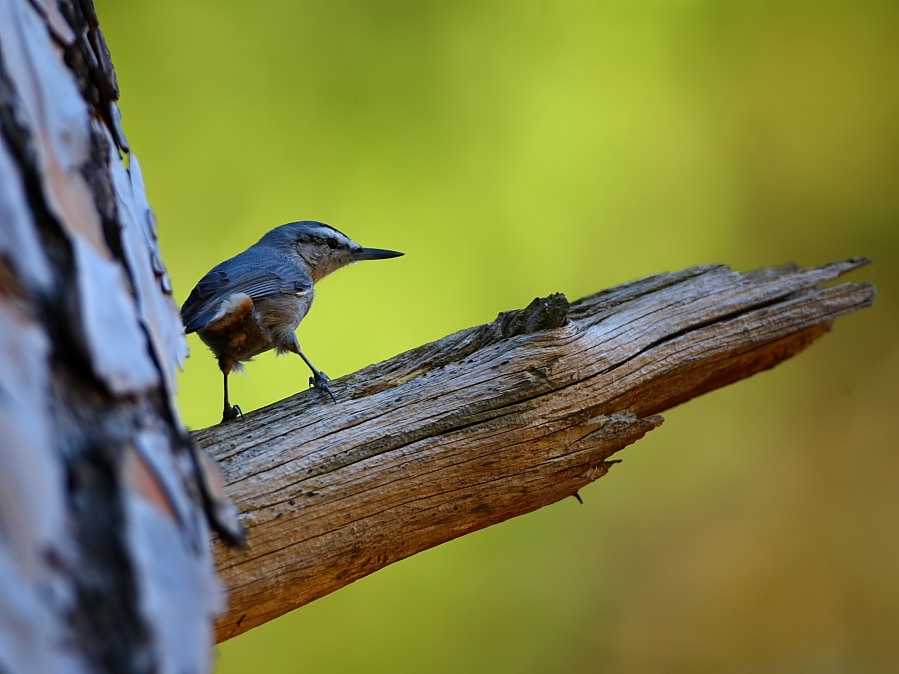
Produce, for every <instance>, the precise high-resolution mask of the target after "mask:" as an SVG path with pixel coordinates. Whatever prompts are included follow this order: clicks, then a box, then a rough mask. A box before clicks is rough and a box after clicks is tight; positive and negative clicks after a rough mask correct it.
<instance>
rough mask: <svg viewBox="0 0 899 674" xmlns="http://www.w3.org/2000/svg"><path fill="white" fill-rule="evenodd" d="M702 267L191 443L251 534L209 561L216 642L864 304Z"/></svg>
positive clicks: (531, 492) (448, 527) (254, 416)
mask: <svg viewBox="0 0 899 674" xmlns="http://www.w3.org/2000/svg"><path fill="white" fill-rule="evenodd" d="M865 262H866V260H849V261H847V262H843V263H837V264H833V265H828V266H825V267H821V268H817V269H798V268H795V267H781V268H772V269H764V270H760V271H758V272H754V273H751V274H745V275H743V274H739V273H736V272H733V271H731V270H730V269H728V268H727V267H723V266H708V267H698V268H695V269H687V270H685V271H682V272H678V273H674V274H661V275H658V276H653V277H650V278H646V279H642V280H639V281H634V282H631V283H627V284H625V285H622V286H619V287H617V288H612V289H611V290H606V291H604V292H601V293H597V294H596V295H592V296H590V297H586V298H584V299H582V300H579V301H578V302H575V303H574V304H573V305H571V307H570V310H569V307H568V302H567V300H565V298H564V297H563V296H561V295H554V296H551V297H548V298H546V299H543V300H535V301H534V302H533V303H532V304H531V306H529V307H528V308H527V309H525V310H523V311H515V312H508V313H505V314H501V315H500V316H499V317H498V318H497V320H496V321H495V322H493V323H491V324H489V325H483V326H480V327H477V328H472V329H469V330H463V331H462V332H458V333H456V334H454V335H450V336H449V337H446V338H444V339H442V340H440V341H438V342H435V343H433V344H428V345H426V346H423V347H420V348H418V349H414V350H412V351H410V352H408V353H405V354H402V355H400V356H397V357H396V358H393V359H391V360H388V361H386V362H383V363H380V364H378V365H373V366H371V367H368V368H366V369H364V370H362V371H361V372H357V373H355V374H353V375H350V376H348V377H344V378H343V379H339V380H336V381H334V382H331V387H332V390H333V391H334V394H335V396H336V397H337V401H338V403H337V404H336V405H334V404H333V403H331V402H330V401H329V400H328V399H325V398H324V397H323V396H321V395H320V393H319V392H317V391H307V392H303V393H300V394H298V395H296V396H294V397H292V398H290V399H288V400H284V401H282V402H280V403H277V404H275V405H272V406H270V407H267V408H265V409H262V410H258V411H257V412H254V413H251V414H247V416H246V418H245V419H244V420H243V421H240V422H235V423H229V424H223V425H219V426H215V427H212V428H208V429H205V430H203V431H198V432H196V433H194V437H195V438H196V440H197V442H198V443H199V444H200V445H201V446H203V447H206V448H207V449H208V451H210V452H211V453H212V454H213V455H214V456H215V457H216V458H217V459H218V460H219V461H220V462H222V464H223V466H224V467H225V474H226V478H227V481H228V485H229V490H230V493H231V495H232V496H233V497H234V498H235V499H236V501H237V504H238V506H239V508H240V510H241V512H242V513H243V518H244V522H245V524H246V525H247V527H248V530H249V547H248V548H247V549H246V550H235V549H225V548H220V549H219V550H218V562H219V569H220V571H221V574H222V578H223V580H224V581H225V584H226V586H227V588H228V591H229V609H228V613H227V614H226V616H225V617H224V618H222V620H221V621H220V623H219V627H218V638H219V640H223V639H227V638H230V637H232V636H235V635H237V634H240V633H241V632H244V631H246V630H248V629H250V628H251V627H254V626H256V625H259V624H261V623H264V622H266V621H268V620H271V619H272V618H275V617H277V616H279V615H281V614H283V613H285V612H287V611H289V610H291V609H294V608H296V607H298V606H301V605H302V604H305V603H307V602H309V601H312V600H314V599H317V598H318V597H321V596H323V595H325V594H327V593H329V592H333V591H334V590H336V589H339V588H340V587H343V586H344V585H347V584H348V583H351V582H352V581H354V580H356V579H358V578H361V577H362V576H365V575H367V574H369V573H372V572H373V571H376V570H378V569H380V568H382V567H384V566H386V565H388V564H391V563H393V562H395V561H398V560H400V559H403V558H404V557H408V556H409V555H413V554H415V553H416V552H420V551H422V550H425V549H427V548H430V547H433V546H435V545H438V544H439V543H442V542H445V541H448V540H450V539H453V538H456V537H457V536H461V535H463V534H466V533H469V532H471V531H475V530H477V529H482V528H484V527H486V526H489V525H491V524H496V523H497V522H501V521H503V520H506V519H508V518H510V517H515V516H516V515H521V514H523V513H527V512H530V511H532V510H536V509H537V508H540V507H542V506H544V505H547V504H549V503H553V502H555V501H558V500H560V499H563V498H566V497H568V496H572V495H576V494H577V491H578V489H580V488H581V487H583V486H584V485H586V484H588V483H590V482H592V481H593V480H596V479H597V478H599V477H602V476H603V475H605V474H606V472H607V471H608V470H609V467H610V466H611V465H612V464H613V463H615V462H614V461H610V460H609V457H611V456H612V455H613V454H614V453H615V452H616V451H618V450H619V449H621V448H623V447H625V446H626V445H628V444H630V443H631V442H634V441H635V440H638V439H639V438H641V437H642V436H643V435H644V434H645V433H646V432H647V431H649V430H651V429H653V428H655V427H656V426H658V425H659V424H660V423H661V422H662V419H661V417H659V416H656V415H657V414H658V413H659V412H662V411H664V410H666V409H668V408H670V407H673V406H674V405H678V404H680V403H682V402H685V401H687V400H689V399H690V398H692V397H694V396H697V395H701V394H702V393H706V392H708V391H711V390H713V389H716V388H719V387H721V386H725V385H726V384H729V383H731V382H734V381H737V380H738V379H742V378H744V377H748V376H750V375H752V374H754V373H756V372H759V371H761V370H765V369H767V368H770V367H773V366H775V365H777V364H778V363H780V362H781V361H783V360H785V359H787V358H789V357H790V356H792V355H794V354H796V353H798V352H799V351H801V350H802V349H804V348H805V347H806V346H808V345H809V344H810V343H811V342H812V341H814V340H815V339H817V338H818V337H820V336H821V335H823V334H824V333H825V332H827V330H829V329H830V326H831V324H832V322H833V320H834V319H835V318H836V317H837V316H839V315H841V314H844V313H847V312H850V311H854V310H856V309H859V308H861V307H865V306H868V305H869V304H870V303H871V301H872V298H873V295H874V288H873V287H872V286H870V285H867V284H862V285H855V284H844V285H839V286H836V287H828V288H820V287H818V286H819V284H821V283H824V282H826V281H830V280H832V279H834V278H836V277H837V276H839V275H840V274H842V273H844V272H846V271H849V270H851V269H854V268H855V267H857V266H859V265H861V264H864V263H865Z"/></svg>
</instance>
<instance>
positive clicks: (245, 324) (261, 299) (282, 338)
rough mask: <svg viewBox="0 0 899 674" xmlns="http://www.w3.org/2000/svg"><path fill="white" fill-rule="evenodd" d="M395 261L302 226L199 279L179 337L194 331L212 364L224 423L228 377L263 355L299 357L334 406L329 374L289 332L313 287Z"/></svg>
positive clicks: (326, 230)
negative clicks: (347, 271)
mask: <svg viewBox="0 0 899 674" xmlns="http://www.w3.org/2000/svg"><path fill="white" fill-rule="evenodd" d="M400 255H402V253H398V252H397V251H394V250H382V249H380V248H363V247H362V246H360V245H359V244H358V243H355V242H354V241H352V240H351V239H350V238H349V237H348V236H346V235H345V234H343V233H341V232H338V231H337V230H336V229H334V228H333V227H330V226H328V225H325V224H323V223H321V222H313V221H310V220H307V221H303V222H291V223H288V224H286V225H281V226H280V227H276V228H275V229H273V230H272V231H270V232H269V233H268V234H266V235H265V236H263V237H262V238H261V239H260V240H259V242H258V243H256V244H254V245H253V246H250V247H249V248H248V249H247V250H245V251H244V252H242V253H241V254H240V255H237V256H235V257H232V258H231V259H230V260H225V261H224V262H222V263H221V264H220V265H218V266H216V267H214V268H213V269H212V270H211V271H210V272H209V273H208V274H206V276H204V277H203V278H202V279H200V282H199V283H197V287H196V288H194V289H193V290H192V291H191V293H190V296H189V297H188V298H187V301H186V302H185V303H184V306H183V307H181V320H182V322H183V323H184V330H185V332H187V333H191V332H197V333H198V334H199V335H200V339H202V340H203V342H205V343H206V345H207V346H208V347H209V348H210V349H211V350H212V353H213V354H215V357H216V358H218V364H219V368H220V369H221V371H222V374H223V375H224V386H225V407H224V411H223V413H222V421H228V420H229V419H234V418H236V417H237V416H238V415H239V414H240V413H241V412H240V408H239V407H237V406H236V405H234V406H232V405H231V402H230V401H229V400H228V375H229V374H230V373H231V371H232V370H234V369H236V368H240V363H241V362H243V361H248V360H250V359H252V358H253V356H256V355H258V354H260V353H263V352H265V351H268V350H269V349H277V350H278V353H279V354H282V353H285V352H287V351H291V352H293V353H295V354H297V355H299V356H300V358H302V359H303V360H304V361H306V365H308V366H309V368H310V369H311V370H312V377H310V378H309V383H310V384H311V385H312V386H315V387H316V388H319V389H321V390H322V391H324V392H326V393H327V394H328V395H330V396H331V399H332V400H333V399H334V394H333V393H331V389H330V388H328V384H327V382H328V377H327V375H326V374H325V373H324V372H322V371H320V370H318V369H316V367H315V366H314V365H313V364H312V363H311V362H310V360H309V359H308V358H307V357H306V355H305V354H304V353H303V352H302V351H301V350H300V343H299V342H298V341H297V336H296V334H295V331H296V329H297V327H298V326H299V324H300V321H302V320H303V317H304V316H305V315H306V314H307V313H308V312H309V308H310V307H311V306H312V299H313V297H314V296H315V295H314V291H313V285H314V284H315V283H317V282H318V281H320V280H321V279H323V278H324V277H325V276H327V275H328V274H330V273H331V272H333V271H336V270H338V269H340V268H341V267H344V266H346V265H348V264H352V263H353V262H358V261H360V260H383V259H386V258H389V257H398V256H400Z"/></svg>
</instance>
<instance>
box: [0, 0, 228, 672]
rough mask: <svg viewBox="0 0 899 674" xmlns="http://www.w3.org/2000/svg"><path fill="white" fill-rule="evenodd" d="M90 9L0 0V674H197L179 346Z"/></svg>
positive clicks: (203, 646)
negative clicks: (175, 398) (176, 382)
mask: <svg viewBox="0 0 899 674" xmlns="http://www.w3.org/2000/svg"><path fill="white" fill-rule="evenodd" d="M117 94H118V89H117V84H116V81H115V74H114V72H113V70H112V66H111V65H110V59H109V54H108V51H107V49H106V45H105V41H104V39H103V36H102V34H101V33H100V31H99V28H98V26H97V23H96V16H95V14H94V11H93V7H92V6H91V3H90V2H89V0H78V1H77V2H67V1H63V2H61V3H60V4H59V5H57V4H55V3H54V2H48V1H42V0H34V1H33V2H28V1H27V0H0V671H2V672H11V673H12V672H28V673H29V674H30V673H34V672H48V673H52V674H58V673H60V672H81V671H92V672H179V673H181V672H205V671H208V669H209V667H210V654H211V644H212V621H213V617H214V615H215V614H216V612H217V611H218V610H219V609H220V608H221V607H222V605H223V595H222V593H221V590H220V583H219V582H218V580H217V578H216V574H215V569H214V565H213V561H212V556H211V553H210V549H209V545H208V539H209V530H208V526H207V524H206V520H205V516H204V513H203V510H202V508H201V507H200V506H199V504H200V502H201V498H200V494H201V491H200V486H201V482H200V481H199V478H200V475H201V474H200V473H198V472H197V466H198V462H197V461H196V457H195V456H194V454H193V448H192V447H193V446H192V443H191V442H190V439H189V437H188V436H187V434H186V432H185V430H184V427H183V425H182V424H181V422H180V420H179V418H178V412H177V410H176V409H175V408H174V406H173V403H172V392H173V379H174V368H175V367H176V365H177V364H179V363H181V361H182V360H183V358H184V357H185V355H186V343H185V340H184V334H183V330H182V328H181V323H180V320H179V317H178V312H177V309H176V307H175V305H174V303H173V301H172V298H171V295H170V284H169V280H168V277H167V276H166V272H165V268H164V267H163V265H162V262H161V259H160V257H159V250H158V248H157V245H156V235H155V229H154V227H155V225H154V220H153V213H152V211H151V209H150V207H149V205H148V204H147V200H146V196H145V194H144V187H143V182H142V179H141V174H140V167H139V164H138V161H137V158H136V157H135V155H134V154H133V153H130V152H129V148H128V147H127V144H126V142H125V140H124V135H123V134H122V132H121V129H120V128H119V125H118V109H117V107H116V103H115V100H116V98H117Z"/></svg>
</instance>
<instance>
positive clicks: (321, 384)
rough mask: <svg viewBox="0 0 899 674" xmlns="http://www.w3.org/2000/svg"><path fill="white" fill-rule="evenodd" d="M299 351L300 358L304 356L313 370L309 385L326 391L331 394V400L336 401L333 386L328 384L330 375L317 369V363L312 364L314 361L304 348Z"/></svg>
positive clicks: (298, 349)
mask: <svg viewBox="0 0 899 674" xmlns="http://www.w3.org/2000/svg"><path fill="white" fill-rule="evenodd" d="M297 353H298V354H300V358H302V359H303V360H304V361H305V362H306V365H308V366H309V369H310V370H312V376H311V377H309V385H310V386H314V387H315V388H317V389H319V390H321V391H324V392H325V393H327V394H328V395H329V396H331V400H333V401H334V402H335V403H336V402H337V398H335V397H334V394H333V393H332V392H331V387H330V386H328V382H329V381H330V380H329V379H328V375H326V374H325V373H324V372H322V371H321V370H318V369H316V367H315V365H313V364H312V361H311V360H309V359H308V358H306V354H305V353H303V350H302V349H300V348H299V347H298V348H297Z"/></svg>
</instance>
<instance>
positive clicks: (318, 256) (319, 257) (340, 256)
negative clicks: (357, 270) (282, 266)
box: [257, 220, 403, 283]
mask: <svg viewBox="0 0 899 674" xmlns="http://www.w3.org/2000/svg"><path fill="white" fill-rule="evenodd" d="M257 245H263V246H270V247H272V248H275V249H276V250H278V251H279V252H281V253H285V254H287V255H289V256H291V257H294V258H299V260H300V261H302V263H303V264H305V265H306V267H307V269H308V270H309V275H310V276H312V281H313V282H314V283H318V281H320V280H321V279H323V278H324V277H325V276H327V275H328V274H330V273H331V272H333V271H337V270H338V269H340V268H341V267H345V266H346V265H348V264H352V263H353V262H359V261H361V260H385V259H387V258H390V257H399V256H400V255H403V253H399V252H397V251H395V250H384V249H381V248H363V247H362V246H360V245H359V244H358V243H356V242H355V241H353V240H352V239H351V238H350V237H348V236H347V235H346V234H344V233H343V232H340V231H338V230H336V229H334V228H333V227H331V226H330V225H326V224H324V223H322V222H315V221H313V220H304V221H302V222H291V223H288V224H286V225H281V226H280V227H276V228H275V229H273V230H272V231H270V232H269V233H268V234H266V235H265V236H263V237H262V239H260V240H259V244H257Z"/></svg>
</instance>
